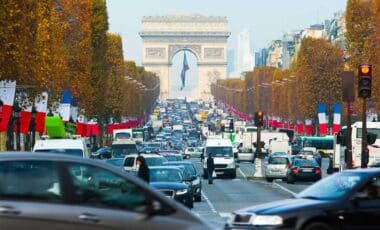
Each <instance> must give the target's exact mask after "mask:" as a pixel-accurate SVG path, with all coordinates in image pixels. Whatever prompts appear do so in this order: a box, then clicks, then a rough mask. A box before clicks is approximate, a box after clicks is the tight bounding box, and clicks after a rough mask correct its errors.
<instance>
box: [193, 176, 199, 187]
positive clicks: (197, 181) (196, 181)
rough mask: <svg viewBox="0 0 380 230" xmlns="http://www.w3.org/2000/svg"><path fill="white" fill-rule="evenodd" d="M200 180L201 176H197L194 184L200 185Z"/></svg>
mask: <svg viewBox="0 0 380 230" xmlns="http://www.w3.org/2000/svg"><path fill="white" fill-rule="evenodd" d="M200 182H201V180H199V177H197V179H195V180H194V181H193V185H198V184H199V183H200Z"/></svg>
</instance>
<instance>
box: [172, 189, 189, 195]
mask: <svg viewBox="0 0 380 230" xmlns="http://www.w3.org/2000/svg"><path fill="white" fill-rule="evenodd" d="M185 193H187V189H181V190H177V191H176V192H175V194H176V195H183V194H185Z"/></svg>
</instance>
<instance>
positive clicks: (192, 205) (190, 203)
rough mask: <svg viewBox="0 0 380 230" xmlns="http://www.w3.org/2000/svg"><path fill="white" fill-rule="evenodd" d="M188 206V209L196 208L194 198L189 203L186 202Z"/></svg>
mask: <svg viewBox="0 0 380 230" xmlns="http://www.w3.org/2000/svg"><path fill="white" fill-rule="evenodd" d="M186 206H187V207H188V208H194V201H193V197H191V199H188V201H187V202H186Z"/></svg>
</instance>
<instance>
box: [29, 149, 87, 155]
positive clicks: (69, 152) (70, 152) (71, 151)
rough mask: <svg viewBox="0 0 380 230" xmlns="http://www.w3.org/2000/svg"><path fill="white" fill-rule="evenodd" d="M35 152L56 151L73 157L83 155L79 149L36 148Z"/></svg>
mask: <svg viewBox="0 0 380 230" xmlns="http://www.w3.org/2000/svg"><path fill="white" fill-rule="evenodd" d="M35 152H40V153H57V154H64V155H69V156H75V157H83V150H81V149H37V150H35Z"/></svg>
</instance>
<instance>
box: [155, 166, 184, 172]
mask: <svg viewBox="0 0 380 230" xmlns="http://www.w3.org/2000/svg"><path fill="white" fill-rule="evenodd" d="M149 169H175V170H179V171H181V169H179V168H178V167H176V166H171V165H162V166H150V167H149Z"/></svg>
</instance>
